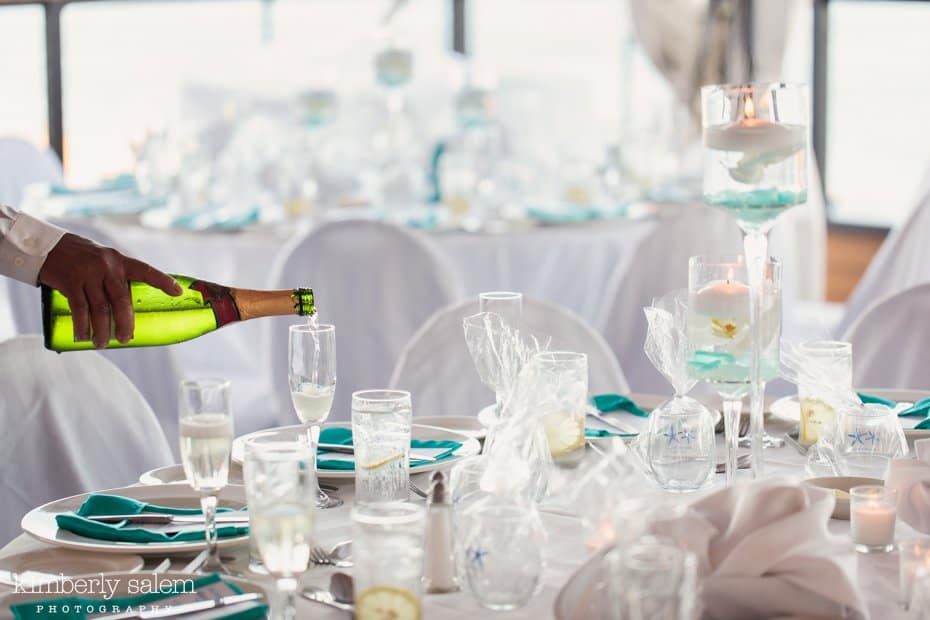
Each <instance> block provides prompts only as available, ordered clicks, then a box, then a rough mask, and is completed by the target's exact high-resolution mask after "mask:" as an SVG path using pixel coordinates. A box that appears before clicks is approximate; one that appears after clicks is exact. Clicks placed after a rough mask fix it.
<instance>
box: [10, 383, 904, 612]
mask: <svg viewBox="0 0 930 620" xmlns="http://www.w3.org/2000/svg"><path fill="white" fill-rule="evenodd" d="M640 398H641V397H640ZM641 399H642V398H641ZM620 419H621V420H622V421H623V422H624V423H627V424H630V425H633V426H641V427H644V425H645V424H646V422H647V421H646V420H643V419H640V418H636V417H635V416H632V415H624V416H623V417H622V418H620ZM783 424H784V423H783V422H781V421H779V420H772V421H771V422H770V423H769V425H768V426H769V431H770V432H773V433H775V432H779V431H783V430H785V426H784V425H783ZM722 456H723V446H722V444H719V445H718V459H719V458H722ZM804 462H805V461H804V458H803V457H801V456H800V455H799V454H798V453H797V452H796V451H794V449H793V448H790V447H787V446H786V447H783V448H779V449H773V450H768V451H766V463H767V466H768V469H767V475H768V476H772V477H774V476H778V477H782V478H784V479H789V480H793V481H797V482H801V481H802V480H803V479H804V478H805V475H804V469H803V465H804ZM739 474H740V475H739V478H738V479H739V480H741V481H747V480H749V472H748V471H742V470H741V471H740V472H739ZM423 478H425V476H424V477H423ZM723 478H724V477H723V476H722V475H717V476H716V480H715V482H714V484H713V485H712V486H711V487H710V488H708V489H705V490H703V491H701V492H698V493H692V494H681V495H676V496H674V497H675V498H676V501H680V502H686V503H690V502H694V501H697V500H698V499H700V498H702V497H706V496H707V495H709V494H710V493H712V492H713V491H716V490H719V489H721V488H722V487H723ZM415 482H416V483H418V484H421V485H425V484H426V480H425V479H423V480H417V479H415ZM340 486H341V487H342V490H341V491H340V497H342V498H343V499H345V500H346V502H345V505H343V506H342V507H340V508H335V509H331V510H326V511H320V512H319V513H318V519H317V532H318V539H319V542H320V544H322V545H323V546H324V547H325V546H327V545H331V544H335V543H336V542H339V541H342V540H347V539H349V538H350V537H351V524H350V521H349V510H350V508H351V504H352V497H353V494H352V487H351V485H350V484H345V483H341V484H340ZM416 501H419V500H416ZM569 508H570V509H571V510H573V511H574V510H577V507H569ZM564 509H565V507H564V506H555V507H553V506H549V507H545V506H544V508H543V512H542V521H543V524H544V526H545V528H546V530H547V532H548V535H549V542H548V546H547V548H546V549H545V554H544V555H545V558H546V563H547V564H546V568H545V571H544V573H543V578H542V582H543V586H542V588H541V590H540V592H539V594H537V595H536V596H534V597H533V598H532V599H531V600H530V602H529V604H528V605H527V606H526V607H523V608H521V609H519V610H516V611H513V612H510V613H509V614H508V617H509V618H513V619H514V620H518V619H521V618H526V619H527V620H530V619H533V620H536V619H539V618H552V617H553V605H554V602H555V598H556V596H557V595H558V592H559V590H560V589H561V587H562V586H563V585H564V584H565V582H566V581H567V580H568V578H569V577H570V576H571V575H572V573H573V572H574V571H575V570H577V569H578V568H579V567H580V566H581V565H582V564H583V563H584V562H585V560H586V559H587V558H588V557H589V555H588V553H587V552H586V550H585V547H584V544H583V541H582V527H581V520H580V518H579V517H578V516H573V515H567V514H564ZM828 527H829V530H830V532H832V533H834V534H837V535H840V536H844V537H848V534H849V522H848V521H836V520H831V521H830V522H829V525H828ZM912 535H913V530H912V529H911V528H910V527H909V526H907V525H906V524H902V523H900V522H899V523H898V529H897V537H898V538H905V537H908V536H912ZM849 544H850V548H851V546H852V542H851V541H850V543H849ZM44 546H45V545H44V543H40V542H38V541H36V540H33V539H31V538H30V537H28V536H27V535H25V534H24V535H21V536H19V537H18V538H16V539H15V540H14V541H13V542H11V543H10V544H8V545H7V546H6V547H4V548H3V549H0V557H8V556H11V555H15V554H19V553H24V552H26V551H32V550H35V549H38V548H42V547H44ZM238 558H239V559H238V560H237V562H236V563H235V565H234V566H235V567H236V568H238V569H240V570H244V566H245V563H246V561H247V550H245V549H243V550H241V551H240V552H239V555H238ZM186 561H187V559H175V560H174V562H173V566H174V567H175V568H178V567H180V566H183V565H184V563H185V562H186ZM855 564H856V572H855V574H856V579H857V582H858V587H859V592H860V595H861V596H862V598H863V599H864V600H865V601H866V604H867V606H868V609H869V615H870V617H872V618H881V619H882V620H896V619H899V618H900V619H902V620H903V619H904V618H906V615H905V612H904V611H903V609H902V608H901V607H900V606H899V605H898V602H897V601H898V561H897V553H896V552H892V553H884V554H872V555H862V554H857V555H856V556H855ZM332 572H333V570H331V569H326V568H320V567H314V568H312V569H311V570H310V572H309V573H308V574H307V575H306V576H305V577H304V581H305V582H306V583H313V584H316V585H321V586H325V585H328V582H329V575H330V574H331V573H332ZM258 581H260V582H261V583H263V584H265V585H266V586H267V587H269V588H270V587H271V585H270V582H269V581H268V580H267V578H262V579H259V580H258ZM5 591H10V588H5V587H0V592H5ZM423 612H424V617H426V618H432V619H436V620H453V619H459V618H461V619H463V620H464V619H466V618H467V619H471V618H474V617H483V615H484V614H486V613H488V612H487V611H486V610H484V609H482V608H481V607H480V606H479V605H478V603H477V602H475V600H474V599H473V598H472V597H471V596H470V595H469V594H468V592H467V591H462V592H458V593H454V594H444V595H435V596H426V597H425V599H424V608H423ZM298 613H302V614H303V615H306V616H307V617H310V614H314V615H313V616H312V617H314V618H321V619H324V620H326V619H330V618H331V619H332V620H341V619H342V618H344V615H343V612H340V611H337V610H330V609H328V608H326V607H323V606H320V605H318V604H315V603H310V602H308V601H305V600H300V601H299V603H298ZM8 614H9V610H8V609H6V608H4V609H0V620H2V619H3V618H6V617H8Z"/></svg>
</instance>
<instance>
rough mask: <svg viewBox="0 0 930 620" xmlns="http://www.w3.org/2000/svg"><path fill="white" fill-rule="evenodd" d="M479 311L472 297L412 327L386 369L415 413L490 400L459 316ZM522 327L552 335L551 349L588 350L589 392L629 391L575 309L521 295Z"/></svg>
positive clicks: (468, 411) (458, 411)
mask: <svg viewBox="0 0 930 620" xmlns="http://www.w3.org/2000/svg"><path fill="white" fill-rule="evenodd" d="M476 312H478V303H477V302H476V301H465V302H460V303H457V304H454V305H452V306H449V307H447V308H443V309H442V310H440V311H439V312H437V313H436V314H434V315H433V316H432V317H431V318H430V319H429V321H427V322H426V323H425V324H424V325H423V327H421V328H420V329H419V331H417V333H416V334H415V335H414V336H413V338H412V339H411V340H410V342H409V343H408V344H407V346H406V347H405V348H404V351H403V353H401V355H400V359H399V360H398V361H397V366H395V367H394V372H393V374H392V375H391V383H390V385H391V387H392V388H397V389H402V390H408V391H410V393H411V394H412V396H413V412H414V415H415V416H417V415H428V416H435V415H475V414H477V413H478V411H480V410H481V408H482V407H485V406H487V405H489V404H493V403H494V394H493V393H492V392H491V390H490V389H488V388H487V387H485V386H484V384H482V383H481V381H480V380H479V379H478V373H477V371H476V370H475V364H474V362H473V361H472V359H471V355H470V354H469V352H468V347H467V346H466V344H465V333H464V329H463V327H462V319H463V318H465V317H466V316H469V315H472V314H475V313H476ZM523 323H524V326H525V329H526V330H527V331H528V332H529V333H531V334H534V335H537V336H538V337H542V338H546V337H551V338H552V341H551V343H550V346H549V348H550V350H568V351H580V352H582V353H586V354H587V355H588V369H589V370H588V389H589V391H590V392H591V393H592V394H599V393H605V392H619V393H628V392H629V386H628V385H627V382H626V378H625V377H624V376H623V371H622V370H621V369H620V364H618V363H617V358H616V356H614V354H613V352H612V351H611V350H610V347H609V346H608V345H607V343H606V342H605V341H604V339H603V338H602V337H601V336H600V334H598V333H597V332H595V331H594V330H593V329H592V328H591V326H590V325H588V324H587V323H585V322H584V320H583V319H582V318H581V317H579V316H578V315H577V314H575V313H573V312H571V311H570V310H566V309H565V308H561V307H559V306H556V305H554V304H550V303H548V302H544V301H538V300H535V299H524V300H523Z"/></svg>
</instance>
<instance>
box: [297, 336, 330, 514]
mask: <svg viewBox="0 0 930 620" xmlns="http://www.w3.org/2000/svg"><path fill="white" fill-rule="evenodd" d="M289 335H290V338H289V340H288V358H289V361H288V367H287V368H288V381H289V383H290V387H291V402H292V403H293V404H294V410H295V411H296V412H297V417H298V418H300V421H301V422H302V423H303V424H304V426H306V427H307V440H308V443H309V444H310V448H311V449H312V450H313V454H316V449H317V445H319V443H320V425H321V424H322V423H323V422H324V421H325V420H326V418H327V417H329V411H330V409H332V407H333V396H334V395H335V394H336V328H335V327H334V326H333V325H325V324H320V325H309V324H306V323H300V324H297V325H291V327H290V334H289ZM313 471H314V474H316V460H314V465H313ZM341 505H342V500H341V499H339V498H338V497H330V496H329V495H327V494H326V493H324V492H323V490H322V489H320V488H319V485H317V508H335V507H337V506H341Z"/></svg>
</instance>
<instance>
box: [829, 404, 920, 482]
mask: <svg viewBox="0 0 930 620" xmlns="http://www.w3.org/2000/svg"><path fill="white" fill-rule="evenodd" d="M833 445H834V448H835V450H836V456H837V462H838V465H839V469H840V471H841V472H842V474H843V475H845V476H859V477H868V478H881V479H884V478H885V473H886V472H887V470H888V465H889V463H891V459H894V458H898V457H901V456H905V455H906V454H907V452H908V448H907V440H906V439H905V437H904V430H903V429H902V428H901V422H900V420H899V419H898V416H897V415H896V414H895V412H894V410H893V409H891V408H890V407H886V406H885V405H879V404H867V405H856V406H847V407H845V408H843V409H841V410H840V413H839V420H838V421H837V425H836V430H835V433H834V439H833Z"/></svg>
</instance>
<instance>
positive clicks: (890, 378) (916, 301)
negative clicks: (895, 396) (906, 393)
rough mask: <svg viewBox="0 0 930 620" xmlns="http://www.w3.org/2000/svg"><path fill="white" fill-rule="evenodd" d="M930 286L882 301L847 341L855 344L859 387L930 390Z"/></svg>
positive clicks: (855, 381) (856, 324)
mask: <svg viewBox="0 0 930 620" xmlns="http://www.w3.org/2000/svg"><path fill="white" fill-rule="evenodd" d="M927 317H930V282H928V283H924V284H919V285H917V286H914V287H912V288H909V289H906V290H904V291H902V292H900V293H895V294H894V295H890V296H888V297H885V298H884V299H882V300H879V301H878V302H876V303H875V304H873V305H872V306H871V307H869V308H868V309H867V310H866V311H865V312H864V313H863V314H862V316H861V317H859V318H858V319H857V320H856V322H854V323H853V324H852V326H851V327H850V328H849V330H848V331H847V332H846V333H845V334H844V335H843V338H842V339H843V340H845V341H847V342H851V343H852V349H853V385H880V386H882V387H883V388H884V387H887V388H894V389H930V373H928V372H927V368H930V321H928V320H927Z"/></svg>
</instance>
